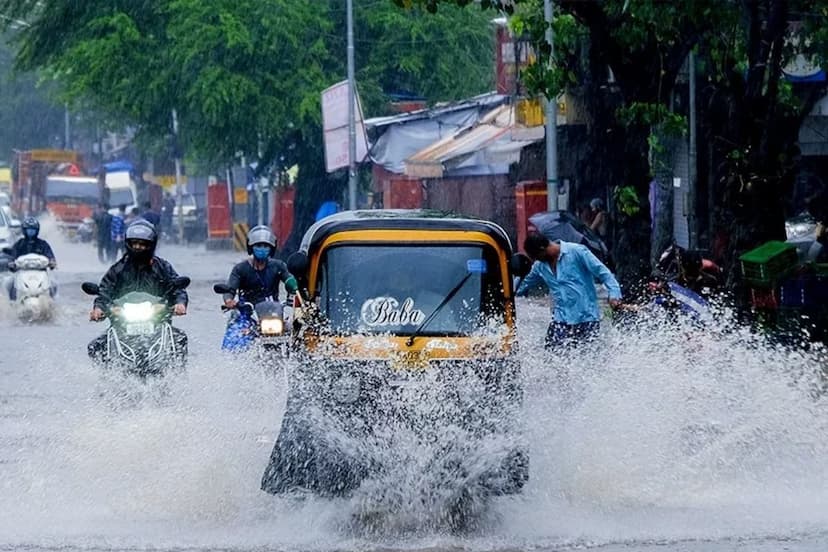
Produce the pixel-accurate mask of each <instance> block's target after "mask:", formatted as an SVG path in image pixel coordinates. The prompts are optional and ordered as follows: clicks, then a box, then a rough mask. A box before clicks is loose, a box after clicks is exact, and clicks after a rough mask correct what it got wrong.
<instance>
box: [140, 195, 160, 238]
mask: <svg viewBox="0 0 828 552" xmlns="http://www.w3.org/2000/svg"><path fill="white" fill-rule="evenodd" d="M141 217H143V219H144V220H145V221H147V222H149V223H150V224H152V225H153V226H154V227H155V229H156V231H158V227H159V226H160V224H161V215H159V214H158V213H156V212H155V211H153V209H152V204H151V203H150V202H149V201H146V202H144V212H143V213H141Z"/></svg>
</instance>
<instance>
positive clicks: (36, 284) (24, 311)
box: [7, 253, 57, 322]
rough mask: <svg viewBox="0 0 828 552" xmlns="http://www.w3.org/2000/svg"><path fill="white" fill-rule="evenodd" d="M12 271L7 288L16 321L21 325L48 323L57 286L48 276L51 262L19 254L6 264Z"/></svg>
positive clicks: (53, 307) (41, 257)
mask: <svg viewBox="0 0 828 552" xmlns="http://www.w3.org/2000/svg"><path fill="white" fill-rule="evenodd" d="M8 267H9V270H10V271H11V272H13V275H12V276H11V277H10V280H9V281H8V282H7V286H9V288H10V289H9V298H10V300H11V303H12V306H13V308H14V310H15V311H16V312H17V316H18V318H19V319H20V320H23V321H25V322H36V321H48V320H51V319H52V317H53V316H54V311H55V302H54V297H55V294H56V293H57V286H56V284H55V282H54V280H53V279H52V278H51V276H50V275H49V269H50V268H52V265H51V261H49V259H48V258H47V257H44V256H43V255H38V254H36V253H29V254H27V255H21V256H20V257H18V258H17V259H16V260H14V261H12V262H10V263H9V264H8Z"/></svg>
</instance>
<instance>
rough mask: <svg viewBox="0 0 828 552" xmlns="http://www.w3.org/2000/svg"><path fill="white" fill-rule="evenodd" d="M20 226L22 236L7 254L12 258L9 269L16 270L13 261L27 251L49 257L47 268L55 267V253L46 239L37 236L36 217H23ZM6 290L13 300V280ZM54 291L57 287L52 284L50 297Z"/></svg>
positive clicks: (53, 294)
mask: <svg viewBox="0 0 828 552" xmlns="http://www.w3.org/2000/svg"><path fill="white" fill-rule="evenodd" d="M20 228H21V230H22V231H23V237H22V238H20V239H19V240H17V241H16V242H15V244H14V245H13V246H11V251H10V252H9V256H10V257H11V258H12V260H11V261H9V270H12V271H14V270H16V269H17V265H16V263H15V262H14V261H15V260H16V259H17V258H18V257H22V256H23V255H28V254H29V253H34V254H37V255H43V256H44V257H46V258H47V259H49V268H51V269H55V268H57V261H56V260H55V254H54V252H53V251H52V247H51V246H50V245H49V243H48V242H47V241H46V240H44V239H41V238H39V237H38V234H39V233H40V223H39V222H38V221H37V219H36V218H34V217H26V218H25V219H23V223H22V224H21V225H20ZM8 291H9V298H10V299H11V300H12V301H14V300H15V299H16V296H17V293H16V290H15V289H14V281H13V280H11V281H10V282H9V283H8ZM56 292H57V287H56V285H54V284H53V285H52V287H51V295H52V297H54V296H55V293H56Z"/></svg>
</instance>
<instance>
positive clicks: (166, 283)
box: [95, 254, 189, 312]
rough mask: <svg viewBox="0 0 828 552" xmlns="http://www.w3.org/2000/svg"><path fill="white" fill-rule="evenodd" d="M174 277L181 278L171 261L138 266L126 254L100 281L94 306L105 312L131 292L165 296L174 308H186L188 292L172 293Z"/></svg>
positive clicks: (154, 261) (177, 291)
mask: <svg viewBox="0 0 828 552" xmlns="http://www.w3.org/2000/svg"><path fill="white" fill-rule="evenodd" d="M175 278H178V273H177V272H176V271H175V269H174V268H173V267H172V265H171V264H170V263H169V262H167V261H165V260H164V259H162V258H160V257H153V258H152V260H151V261H150V262H149V264H144V263H141V264H139V263H136V262H134V261H133V260H132V259H130V257H129V254H127V255H124V256H123V257H121V260H119V261H118V262H116V263H115V264H114V265H112V266H111V267H110V269H109V270H108V271H107V272H106V274H104V277H103V278H102V279H101V283H100V286H99V287H100V293H99V295H98V296H97V297H96V298H95V307H97V308H99V309H101V310H103V311H104V312H105V311H107V310H108V309H109V307H110V306H111V305H112V302H113V301H114V300H115V299H117V298H119V297H121V296H123V295H125V294H127V293H129V292H132V291H142V292H144V293H149V294H151V295H156V296H158V297H165V296H166V299H167V301H168V302H169V303H170V304H171V305H177V304H182V305H187V302H188V300H189V299H188V297H187V292H186V291H184V290H183V289H179V290H174V291H169V289H170V283H171V282H172V280H173V279H175Z"/></svg>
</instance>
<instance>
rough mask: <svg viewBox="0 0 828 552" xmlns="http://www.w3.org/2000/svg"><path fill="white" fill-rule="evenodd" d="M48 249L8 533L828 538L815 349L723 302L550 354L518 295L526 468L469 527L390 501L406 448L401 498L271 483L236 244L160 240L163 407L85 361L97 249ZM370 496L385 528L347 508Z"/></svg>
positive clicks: (2, 397) (505, 543) (20, 543)
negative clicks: (689, 320) (182, 335)
mask: <svg viewBox="0 0 828 552" xmlns="http://www.w3.org/2000/svg"><path fill="white" fill-rule="evenodd" d="M47 234H48V229H47ZM47 237H52V238H54V235H51V236H49V235H47ZM53 245H54V247H55V250H56V254H57V255H58V261H59V264H60V269H59V271H58V272H57V276H58V278H59V281H60V284H61V290H60V295H59V305H60V307H59V313H58V317H57V318H56V320H55V321H54V322H52V323H49V324H43V325H31V326H23V325H21V324H19V323H18V322H17V321H16V320H15V318H14V316H13V313H11V312H10V311H9V308H8V306H7V305H5V304H3V305H2V309H1V310H0V346H1V347H2V355H0V549H3V550H13V549H23V548H25V549H28V550H40V549H44V550H46V549H48V550H53V549H61V550H75V549H77V550H84V551H91V550H98V549H101V550H103V549H124V550H149V549H152V550H172V549H176V550H181V549H187V550H195V549H199V550H201V549H204V550H216V549H224V550H250V549H273V550H314V551H316V550H318V551H327V550H481V551H491V550H503V551H517V550H530V549H531V550H575V549H577V550H581V549H593V548H594V549H599V550H604V551H607V552H617V551H636V550H651V549H652V550H659V551H663V550H668V551H731V550H733V551H736V550H739V551H741V550H753V551H761V552H769V551H777V550H793V551H817V550H826V549H828V462H826V458H828V406H826V400H825V399H824V398H823V397H821V396H820V395H818V394H816V393H815V389H816V388H817V387H818V384H819V375H818V372H819V370H820V368H821V367H823V368H824V366H825V364H824V363H825V356H824V353H823V352H821V351H813V350H812V351H810V352H803V351H795V350H785V349H782V348H781V347H779V346H777V345H773V344H770V343H768V342H766V341H765V340H764V339H763V338H762V337H761V336H756V335H754V334H751V333H750V332H749V331H747V330H745V329H742V328H739V327H738V326H736V325H735V324H733V323H730V322H727V321H726V320H725V321H724V322H721V323H717V324H714V325H713V326H712V327H709V328H708V329H706V330H704V331H699V330H695V329H693V328H692V327H690V326H683V327H671V326H670V325H669V324H667V323H666V322H665V321H663V320H653V321H651V322H649V323H646V324H643V325H641V326H639V327H636V328H629V329H624V330H621V329H618V328H613V327H611V326H610V325H608V326H607V328H606V331H605V335H604V336H603V337H602V340H601V341H600V344H599V345H597V346H595V347H593V348H590V349H588V350H581V351H579V352H577V353H575V354H571V355H563V354H559V355H556V356H548V355H546V354H545V353H543V352H541V351H540V350H539V349H540V343H541V342H542V335H543V330H544V327H545V323H546V319H547V316H548V311H547V309H546V307H545V306H544V304H543V302H542V301H538V300H526V301H521V302H519V304H518V311H519V312H518V314H519V316H520V334H521V335H520V337H521V340H522V351H523V352H522V355H523V368H524V374H525V389H526V401H525V411H524V417H525V426H526V432H527V436H528V438H529V442H530V445H531V449H530V450H531V473H530V480H529V482H528V484H527V486H526V488H525V490H524V492H523V493H522V494H521V495H520V496H516V497H503V498H496V499H493V500H492V501H491V502H490V503H489V504H488V507H487V508H484V509H483V510H482V511H481V512H480V513H479V516H478V519H477V522H476V523H475V524H474V526H473V527H472V528H470V529H469V530H467V531H464V532H462V533H456V532H452V531H450V530H448V528H446V527H441V526H440V525H439V524H435V523H433V520H432V519H431V518H429V516H428V512H427V511H424V510H422V505H420V506H416V505H415V501H409V502H406V501H405V500H400V499H399V494H400V493H402V494H405V493H406V492H411V493H414V494H416V492H418V489H416V488H413V487H410V486H409V483H410V482H411V481H423V480H427V477H426V478H422V477H420V478H415V477H409V475H410V472H411V470H413V469H416V467H417V462H415V461H412V462H411V463H401V465H400V472H399V474H400V479H399V481H398V482H397V483H398V484H397V485H395V487H396V489H395V490H396V491H397V494H398V496H397V499H396V500H395V501H394V502H393V504H391V503H389V504H385V505H384V504H383V501H382V496H384V495H383V494H379V495H377V496H369V495H367V494H366V493H357V494H356V495H355V496H354V497H351V498H348V499H336V500H330V499H319V498H313V497H289V498H275V497H272V496H270V495H267V494H265V493H263V492H261V491H260V490H259V481H260V478H261V475H262V472H263V470H264V467H265V465H266V462H267V458H268V456H269V454H270V451H271V448H272V446H273V441H274V439H275V437H276V432H277V430H278V427H279V421H280V418H281V413H282V409H283V407H284V401H285V383H284V378H283V377H282V374H281V373H280V372H279V370H278V369H277V370H267V369H263V368H262V367H260V366H257V365H256V364H255V363H254V362H251V361H250V360H249V359H244V358H233V357H227V356H224V355H222V354H221V353H220V342H221V335H222V331H223V325H224V322H225V319H224V315H222V313H221V312H220V310H219V304H220V303H219V297H218V296H216V295H214V294H213V293H212V290H211V284H212V283H213V282H216V281H220V280H223V279H224V278H226V276H227V274H228V273H229V270H230V268H231V266H232V264H233V263H234V262H235V261H237V260H238V257H239V256H238V254H235V253H232V252H207V251H205V250H204V249H203V248H198V247H193V248H185V247H177V246H171V245H162V247H161V248H160V250H159V254H160V255H161V256H163V257H165V258H167V259H169V260H170V261H171V262H173V264H174V266H175V267H176V268H177V269H178V271H179V272H180V273H181V274H186V275H189V276H191V277H192V278H193V281H194V283H193V285H192V287H191V289H190V296H191V308H190V312H189V314H188V316H186V317H184V318H182V319H181V320H180V323H179V326H180V327H182V328H183V329H185V330H186V331H187V332H188V334H189V336H190V351H191V362H190V366H189V374H188V377H187V379H186V380H185V381H181V382H178V383H177V384H176V386H175V387H174V389H173V393H172V395H171V396H170V397H169V398H168V399H167V400H165V401H164V402H163V403H161V404H159V403H158V402H156V401H147V402H146V403H141V404H138V405H134V406H133V407H130V408H113V407H112V405H111V404H107V403H106V402H105V401H102V400H100V399H99V397H98V394H97V389H98V375H97V373H96V372H95V371H94V370H93V369H92V366H91V365H90V364H89V362H88V360H87V358H86V343H87V342H88V341H89V340H91V339H92V338H93V337H94V336H96V335H97V334H98V333H99V332H101V331H102V330H103V327H104V325H98V324H92V323H90V322H87V319H86V316H87V311H88V308H89V305H90V301H89V298H88V297H85V296H83V295H82V293H81V292H80V290H79V284H80V282H81V281H83V280H87V279H93V280H97V279H99V278H100V276H101V275H102V274H103V271H104V269H105V267H104V266H103V265H101V264H99V263H98V262H97V259H96V258H95V254H94V251H93V249H92V247H91V246H90V245H87V244H73V243H66V242H65V241H63V240H61V239H59V238H57V239H55V240H54V242H53ZM725 318H726V316H725ZM177 322H178V321H177ZM412 446H413V445H412ZM408 453H409V455H410V457H411V458H412V459H416V456H417V454H418V450H417V449H412V450H410V451H408ZM391 484H392V483H391V482H389V485H391ZM378 497H379V498H378ZM366 504H370V507H371V508H372V509H373V511H374V513H376V512H379V513H380V515H381V516H382V517H383V523H382V524H380V525H379V526H377V525H372V526H371V527H370V528H368V527H361V526H360V524H359V523H355V520H358V519H360V514H362V513H364V509H365V508H366ZM400 504H402V505H403V506H402V507H401V506H399V505H400ZM383 508H387V509H386V510H383ZM417 508H420V509H419V510H418V509H417Z"/></svg>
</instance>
